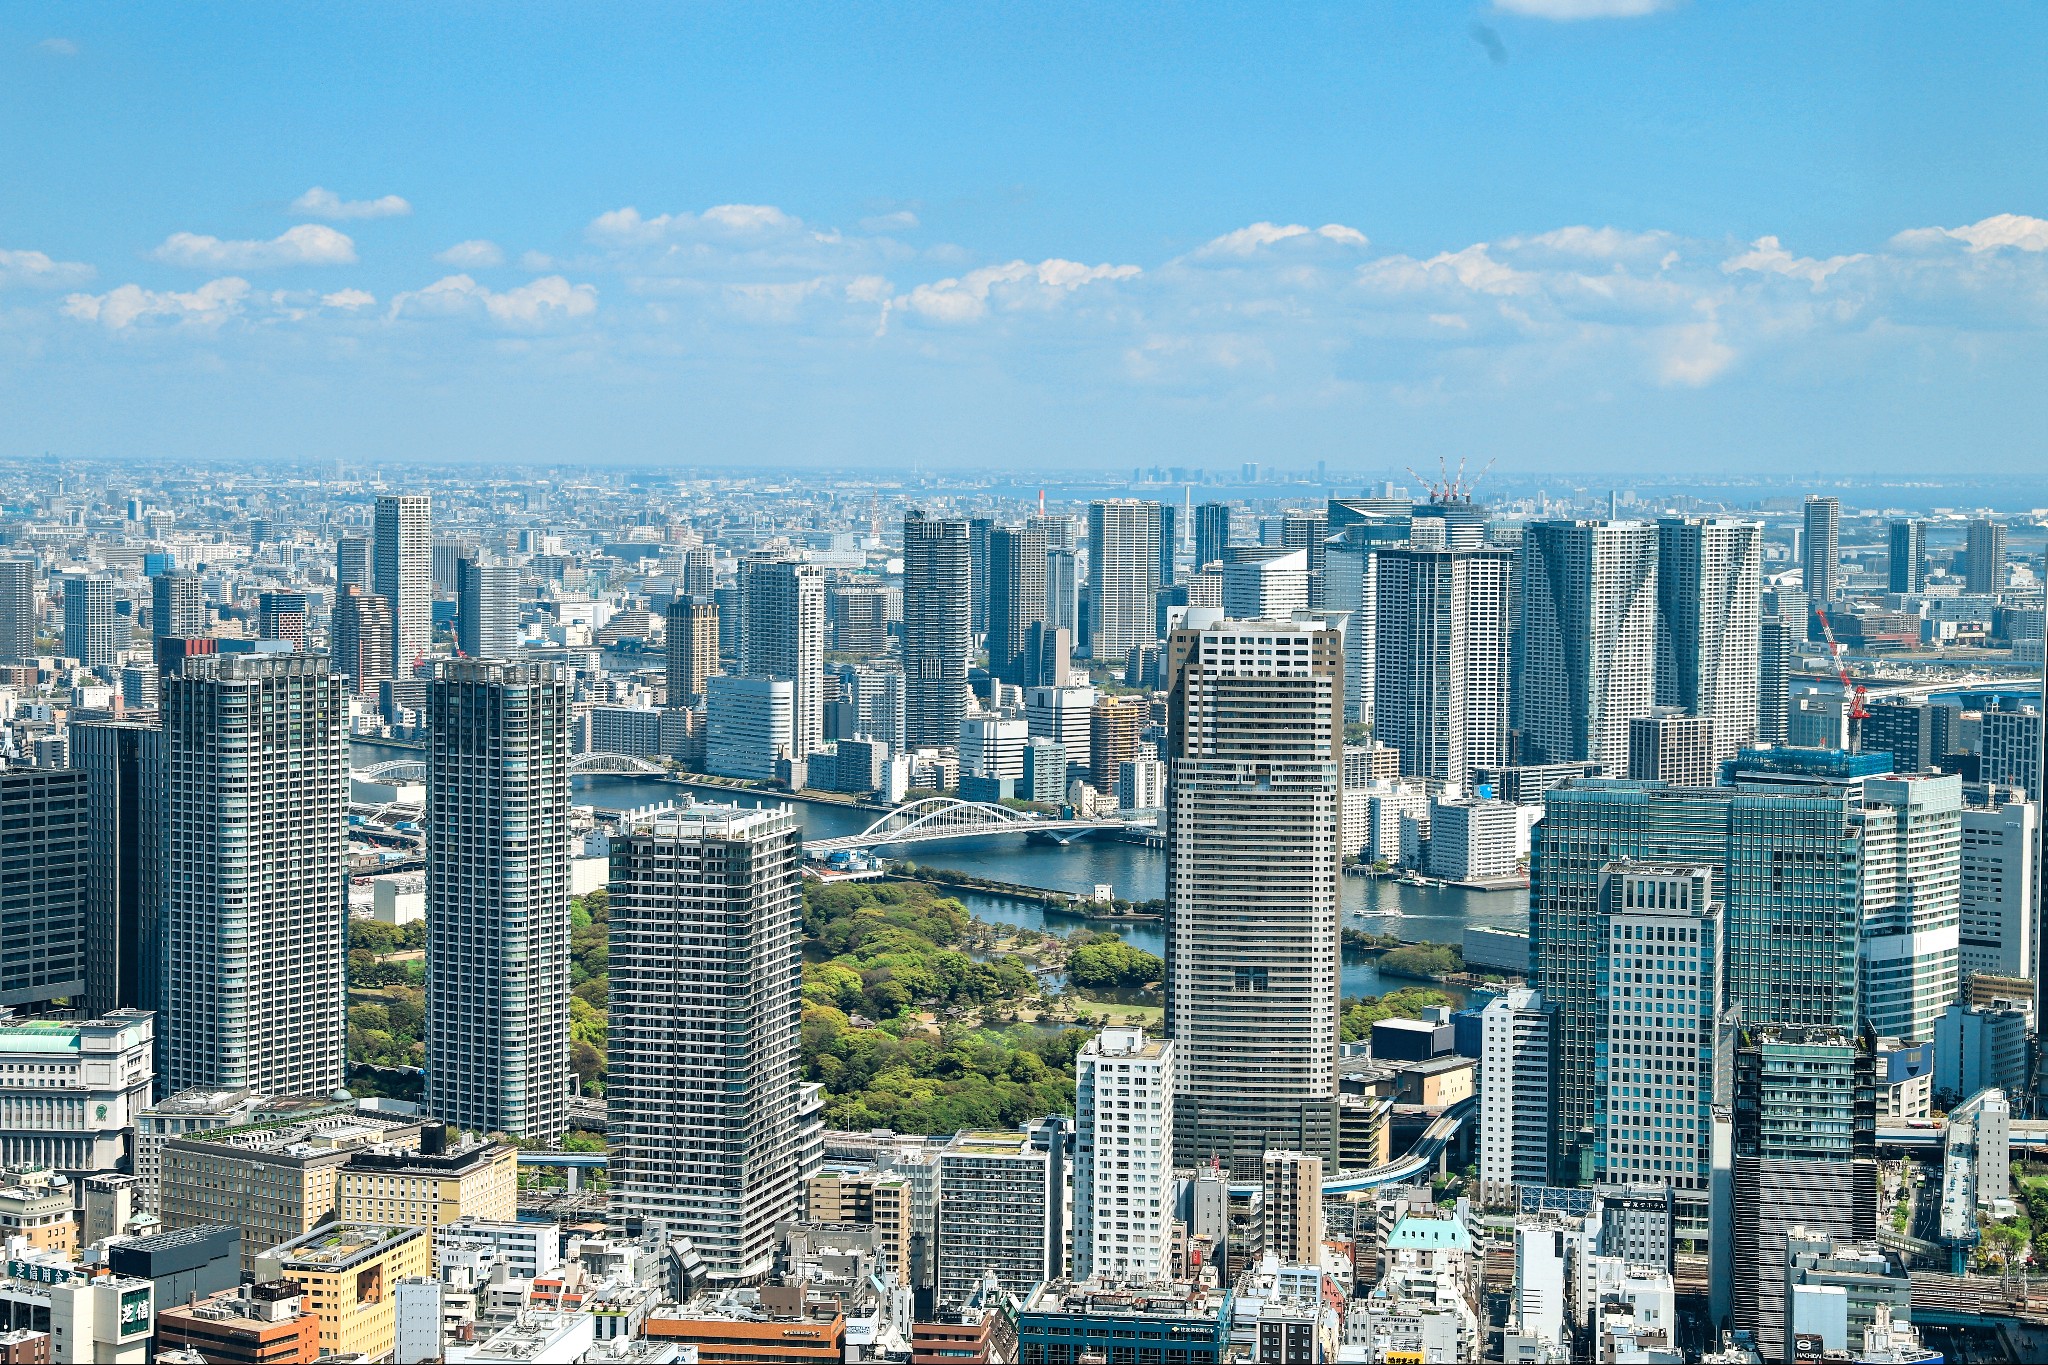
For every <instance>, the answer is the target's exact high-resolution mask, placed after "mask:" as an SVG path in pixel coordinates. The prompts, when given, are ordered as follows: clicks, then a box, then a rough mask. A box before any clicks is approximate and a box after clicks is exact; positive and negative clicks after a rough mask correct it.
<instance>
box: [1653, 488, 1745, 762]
mask: <svg viewBox="0 0 2048 1365" xmlns="http://www.w3.org/2000/svg"><path fill="white" fill-rule="evenodd" d="M1762 574H1763V527H1762V526H1760V525H1758V524H1757V523H1755V522H1752V521H1737V520H1734V519H1731V518H1727V517H1664V518H1662V519H1660V520H1659V521H1658V522H1657V677H1656V703H1657V705H1659V706H1676V707H1681V708H1683V709H1684V710H1685V711H1686V712H1687V713H1689V714H1691V715H1693V716H1697V717H1699V718H1700V719H1701V720H1704V721H1706V722H1708V723H1709V724H1710V725H1711V726H1712V727H1713V729H1712V735H1713V743H1714V757H1715V758H1727V757H1730V756H1731V755H1733V754H1734V753H1735V752H1736V751H1737V750H1739V749H1743V748H1746V747H1748V746H1749V745H1752V744H1754V743H1755V742H1756V730H1757V704H1758V696H1759V694H1758V677H1759V674H1758V669H1759V661H1758V645H1759V638H1758V632H1759V629H1760V622H1761V619H1762V606H1761V603H1762Z"/></svg>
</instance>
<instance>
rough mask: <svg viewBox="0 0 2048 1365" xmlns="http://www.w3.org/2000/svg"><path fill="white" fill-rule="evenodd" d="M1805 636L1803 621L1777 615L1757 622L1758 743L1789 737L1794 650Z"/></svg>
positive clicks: (1785, 741) (1788, 738) (1785, 740)
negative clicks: (1795, 622) (1789, 619)
mask: <svg viewBox="0 0 2048 1365" xmlns="http://www.w3.org/2000/svg"><path fill="white" fill-rule="evenodd" d="M1805 638H1806V631H1805V629H1804V622H1800V623H1799V624H1798V625H1796V626H1795V625H1794V623H1793V622H1791V621H1788V620H1786V619H1785V618H1784V617H1783V616H1779V615H1776V614H1772V615H1768V616H1765V617H1763V618H1762V619H1761V620H1759V621H1758V622H1757V649H1756V664H1757V687H1756V742H1757V743H1759V744H1784V743H1787V742H1789V740H1790V732H1789V725H1790V719H1791V718H1790V715H1789V712H1790V710H1791V706H1792V651H1793V648H1794V647H1795V646H1796V644H1797V643H1798V642H1799V641H1801V640H1804V639H1805Z"/></svg>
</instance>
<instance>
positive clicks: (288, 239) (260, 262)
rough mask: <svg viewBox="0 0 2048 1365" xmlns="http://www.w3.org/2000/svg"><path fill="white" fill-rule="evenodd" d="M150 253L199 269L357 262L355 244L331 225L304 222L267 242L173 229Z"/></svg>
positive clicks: (347, 263)
mask: <svg viewBox="0 0 2048 1365" xmlns="http://www.w3.org/2000/svg"><path fill="white" fill-rule="evenodd" d="M149 254H150V255H151V256H152V257H154V258H155V259H156V260H159V261H162V262H163V263H164V264H166V265H182V266H190V267H192V268H193V269H196V270H265V269H269V268H271V267H275V266H286V265H354V264H355V262H356V244H355V243H354V242H353V241H351V240H349V237H348V235H347V234H346V233H342V232H336V231H335V230H334V229H333V228H331V227H324V226H322V225H321V224H318V223H301V224H299V226H297V227H295V228H287V229H285V230H284V231H283V232H282V233H279V234H278V235H277V236H275V237H273V238H271V239H270V240H269V241H267V242H249V241H244V242H231V241H222V240H221V239H220V238H218V237H207V236H203V235H201V234H199V233H196V232H174V233H172V234H171V235H170V236H168V237H166V238H164V241H163V245H162V246H159V247H158V248H157V249H156V250H155V251H152V252H151V253H149Z"/></svg>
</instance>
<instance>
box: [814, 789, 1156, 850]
mask: <svg viewBox="0 0 2048 1365" xmlns="http://www.w3.org/2000/svg"><path fill="white" fill-rule="evenodd" d="M1131 823H1132V822H1130V821H1127V820H1104V819H1095V820H1049V819H1047V818H1045V817H1044V816H1039V815H1032V814H1030V813H1028V812H1026V811H1020V810H1011V809H1010V808H1009V807H1008V806H998V805H993V804H991V803H989V802H986V801H962V800H959V799H958V798H957V797H951V796H927V797H926V798H924V799H923V800H922V801H912V802H911V803H909V804H908V805H904V806H898V807H897V808H896V809H895V810H892V811H890V812H889V813H888V814H887V815H885V816H883V817H882V818H881V819H879V820H877V821H875V823H873V824H872V825H869V826H868V827H867V828H866V829H864V830H862V831H861V832H860V833H859V834H847V835H842V836H841V837H839V838H837V839H817V840H813V841H811V842H808V843H806V844H805V845H804V852H805V853H807V854H810V855H811V856H813V857H819V858H822V857H824V856H825V855H826V854H829V853H839V852H843V851H849V850H852V849H869V848H875V847H878V846H880V845H882V844H930V843H937V842H939V841H941V840H944V839H978V838H983V837H985V836H987V835H991V834H1023V835H1027V836H1030V837H1032V838H1041V837H1042V838H1047V839H1056V840H1059V841H1060V842H1062V843H1064V842H1065V841H1066V840H1068V839H1072V838H1075V837H1078V836H1080V835H1083V834H1088V833H1091V832H1093V831H1095V830H1100V829H1123V828H1126V827H1128V826H1129V825H1130V824H1131Z"/></svg>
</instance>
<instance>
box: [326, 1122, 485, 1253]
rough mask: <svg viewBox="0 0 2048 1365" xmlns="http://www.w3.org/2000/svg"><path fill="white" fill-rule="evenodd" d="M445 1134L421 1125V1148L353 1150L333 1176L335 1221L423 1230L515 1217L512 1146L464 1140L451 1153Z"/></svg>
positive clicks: (442, 1130) (392, 1147)
mask: <svg viewBox="0 0 2048 1365" xmlns="http://www.w3.org/2000/svg"><path fill="white" fill-rule="evenodd" d="M445 1131H446V1130H445V1129H443V1128H442V1127H441V1126H440V1125H439V1124H432V1123H430V1124H427V1125H426V1126H425V1127H424V1128H422V1129H421V1131H420V1148H421V1150H419V1151H413V1150H411V1149H410V1148H407V1147H404V1146H397V1145H393V1146H377V1147H364V1148H359V1149H358V1150H356V1151H354V1152H351V1153H350V1154H349V1156H348V1159H347V1160H346V1161H344V1162H343V1163H342V1165H341V1170H340V1171H339V1172H338V1173H337V1175H336V1177H335V1201H334V1202H335V1216H336V1217H338V1218H340V1219H341V1220H342V1221H343V1222H346V1223H366V1224H378V1225H387V1224H397V1223H404V1224H407V1225H409V1226H412V1227H423V1228H438V1227H440V1226H441V1225H442V1224H444V1223H453V1222H455V1221H456V1220H457V1219H459V1218H481V1219H488V1220H494V1221H500V1222H511V1221H513V1220H514V1219H516V1218H517V1217H518V1214H519V1165H518V1162H519V1152H518V1149H517V1148H515V1147H512V1146H511V1145H510V1144H508V1143H502V1142H470V1143H466V1144H462V1145H460V1146H457V1147H455V1148H454V1149H453V1150H449V1149H447V1147H446V1145H445V1144H446V1138H445V1136H444V1134H445Z"/></svg>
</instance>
